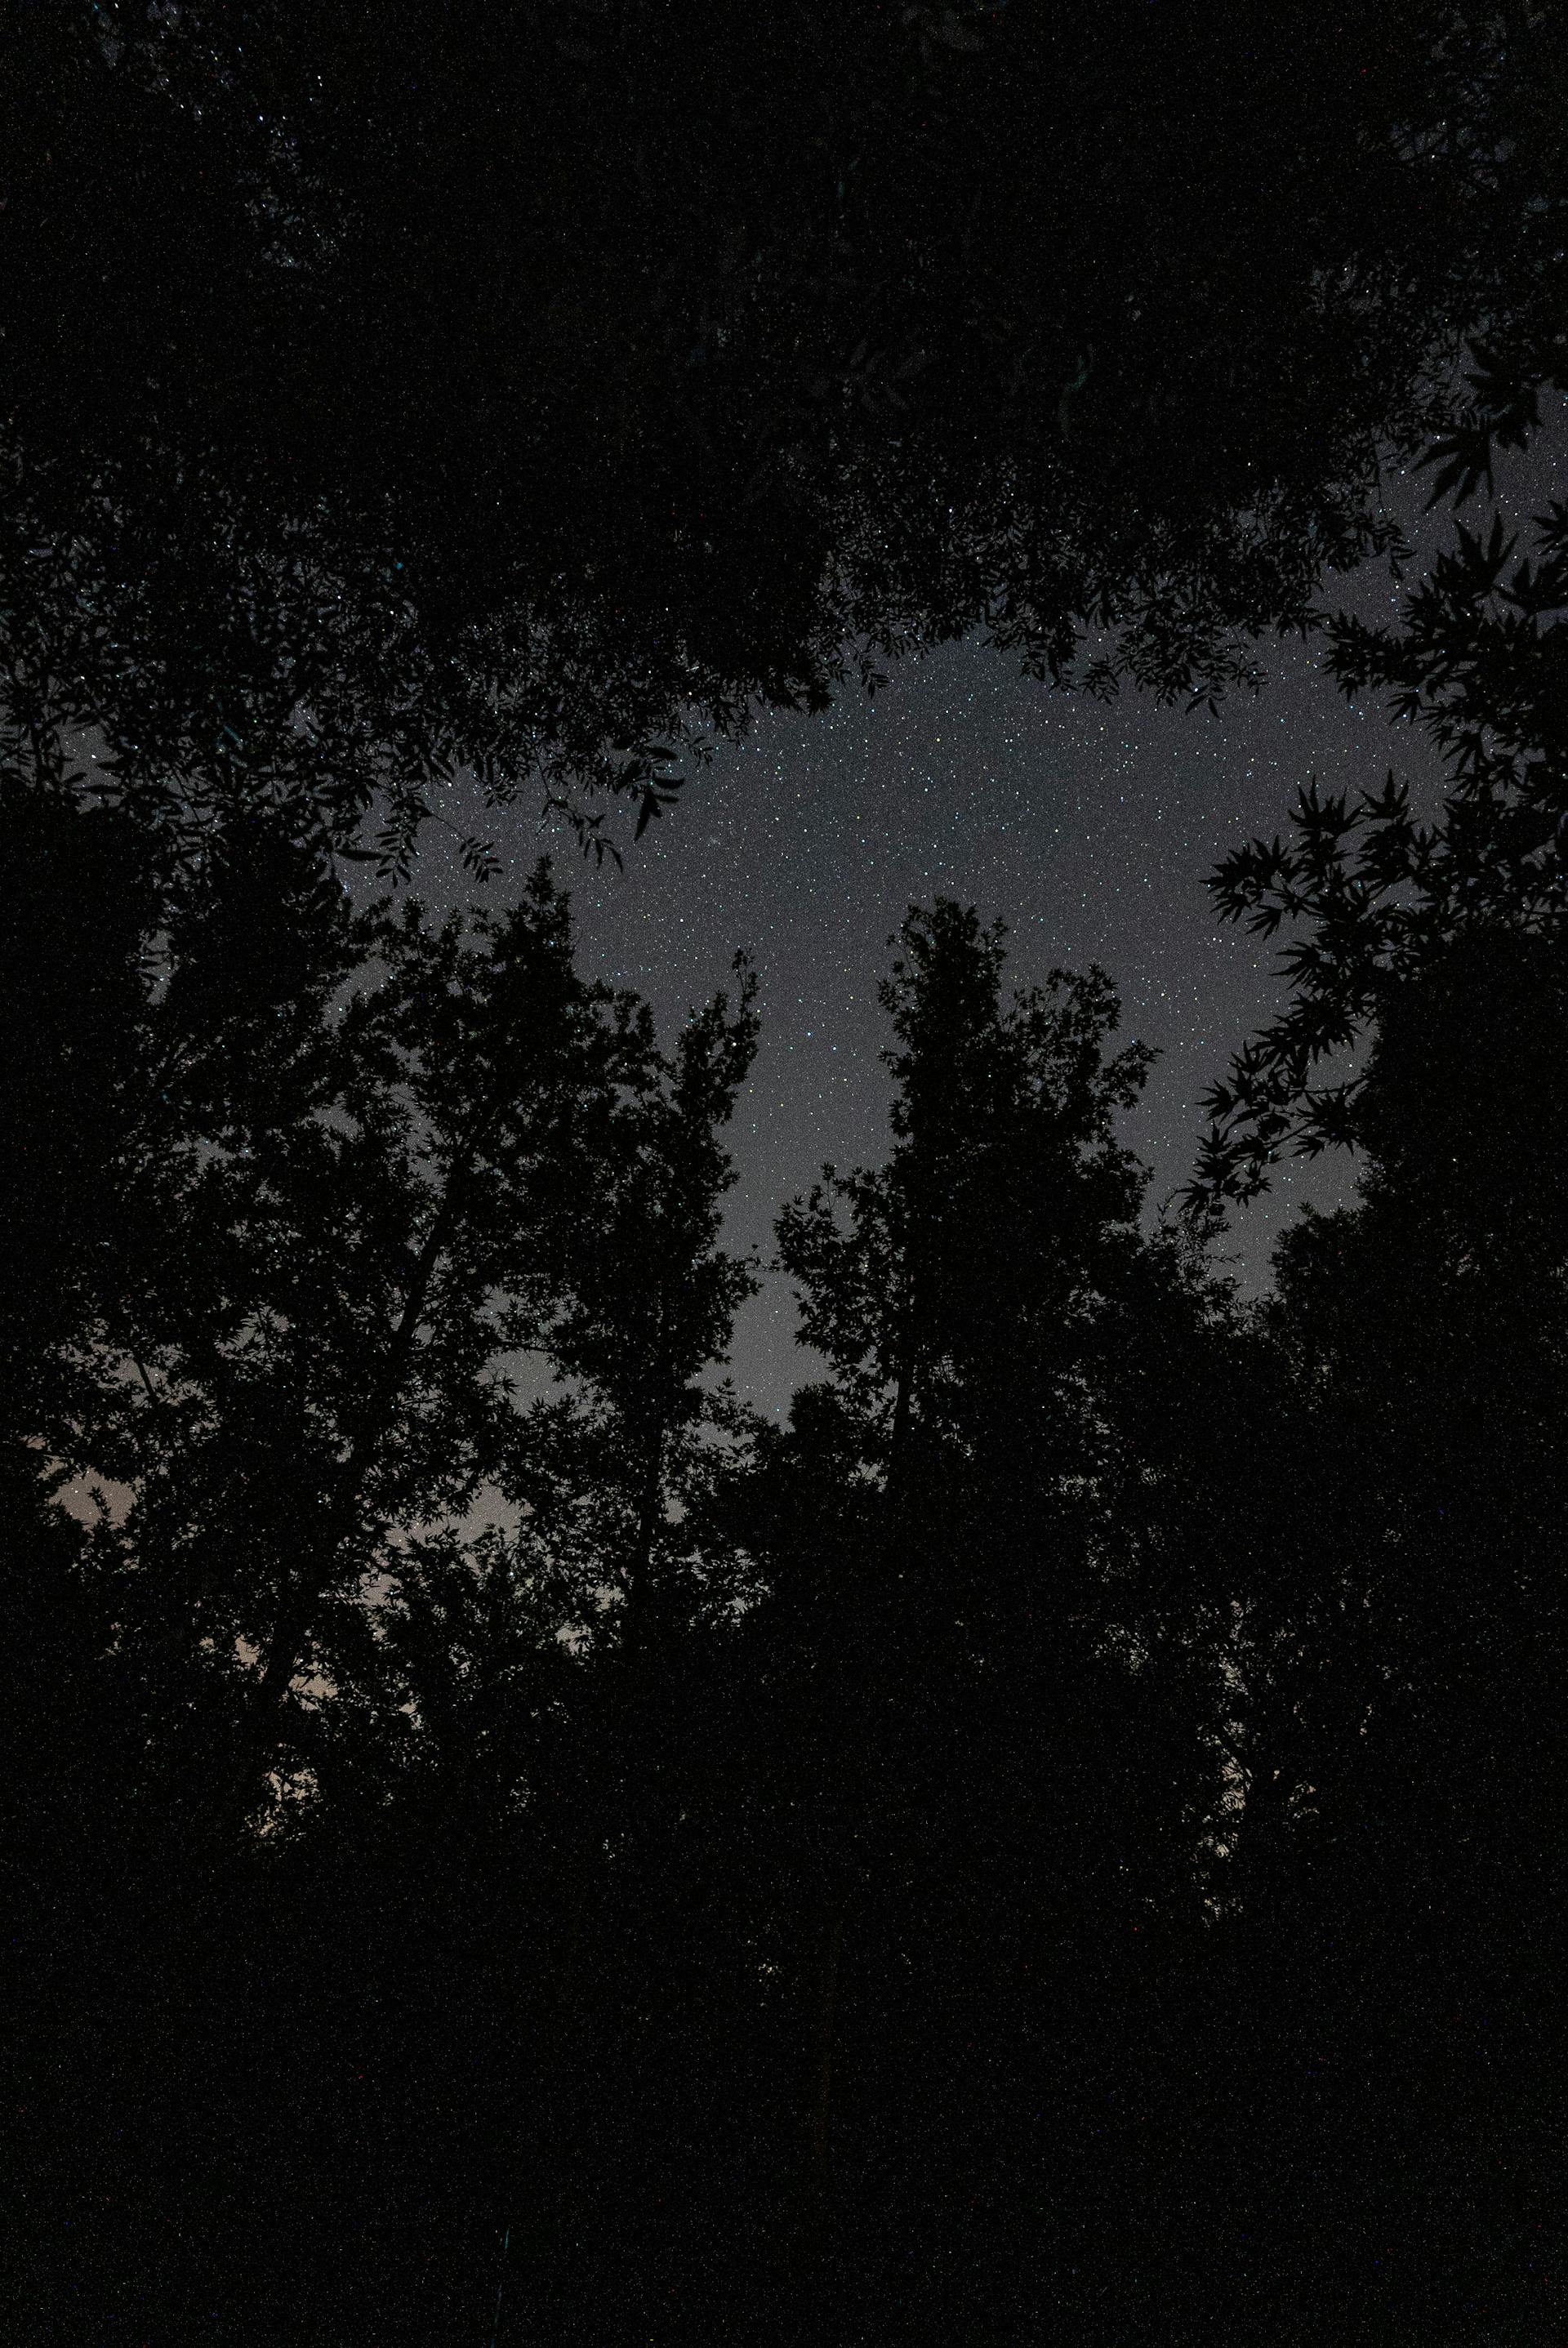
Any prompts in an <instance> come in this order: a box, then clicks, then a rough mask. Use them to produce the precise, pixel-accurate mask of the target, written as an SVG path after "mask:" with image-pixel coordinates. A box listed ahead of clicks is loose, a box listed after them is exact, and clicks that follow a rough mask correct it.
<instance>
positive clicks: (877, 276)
mask: <svg viewBox="0 0 1568 2348" xmlns="http://www.w3.org/2000/svg"><path fill="white" fill-rule="evenodd" d="M5 13H6V25H7V33H8V41H9V46H10V52H11V63H12V70H11V72H10V73H9V74H8V76H7V78H6V89H5V98H4V107H5V113H4V118H3V121H4V135H3V137H0V151H3V152H4V154H5V159H6V160H5V191H4V196H5V201H4V206H3V208H0V253H3V255H4V263H5V276H6V282H7V284H8V285H9V286H10V287H11V289H12V296H13V298H12V304H11V308H10V313H9V320H8V325H7V332H6V336H5V343H4V345H3V347H0V416H3V417H5V461H6V468H7V470H6V483H7V488H6V497H5V538H4V545H3V551H0V562H3V566H4V568H3V572H0V575H3V576H4V578H5V582H6V584H5V593H4V596H3V597H0V609H3V610H4V612H5V628H6V663H5V675H6V677H7V692H8V694H9V695H10V696H11V699H12V703H13V705H14V706H15V709H17V710H18V711H22V712H26V710H27V709H28V708H29V707H33V706H37V705H42V706H45V707H47V708H50V709H52V710H53V711H54V712H55V714H56V715H57V716H58V717H59V718H61V719H62V720H64V721H67V722H70V723H74V724H77V725H78V726H79V725H90V726H96V727H98V728H100V729H101V730H102V733H103V735H104V736H105V743H106V753H107V757H106V764H105V767H104V768H103V770H102V771H103V773H104V775H105V778H106V779H108V780H109V781H111V782H112V784H113V785H114V786H115V787H116V788H121V789H123V790H125V791H126V792H129V793H130V794H132V795H133V796H135V797H136V798H138V799H139V800H141V801H144V802H146V803H148V804H150V805H152V804H157V805H162V806H170V805H173V806H178V805H179V804H181V802H184V803H189V802H191V800H196V801H200V802H202V803H205V802H207V801H209V800H211V799H213V798H216V799H219V800H222V799H224V798H228V797H231V796H232V795H235V794H238V795H239V796H241V797H242V798H245V797H250V798H255V797H265V796H266V795H268V794H269V793H271V792H275V791H278V790H283V791H285V792H287V793H288V794H289V795H291V796H292V797H294V798H295V799H296V800H297V801H298V802H299V803H300V804H301V805H302V806H305V807H310V808H314V809H315V811H316V813H317V815H318V816H319V819H320V820H321V821H322V822H323V823H324V825H325V827H326V829H327V830H328V831H329V832H330V833H331V834H332V835H333V836H334V837H335V838H337V839H339V840H340V841H342V842H344V843H347V842H349V841H350V840H351V839H354V838H355V837H356V836H357V835H361V834H363V833H364V832H365V831H366V826H367V827H368V845H367V846H366V851H365V852H369V853H375V854H378V855H380V856H381V857H382V858H383V859H384V860H386V862H387V867H388V869H389V870H400V869H402V868H403V867H404V865H405V863H406V860H407V855H408V853H409V850H410V844H411V841H412V839H413V837H414V836H415V834H416V833H417V831H418V827H419V825H420V823H421V822H422V821H423V820H425V819H427V817H428V815H429V814H430V813H432V812H433V813H435V814H436V815H438V816H439V815H440V813H441V808H440V798H441V792H442V788H443V786H444V782H445V780H446V779H447V778H449V776H450V775H451V774H452V773H453V772H454V771H455V770H456V769H457V768H459V767H464V766H468V767H472V768H473V769H474V770H475V772H476V773H477V774H478V775H479V777H480V780H481V782H482V784H483V786H484V788H485V789H486V790H487V791H488V792H489V793H490V794H491V795H492V796H493V797H496V798H503V799H504V798H510V797H511V796H513V795H514V794H515V793H516V792H518V791H519V790H525V789H531V788H539V789H541V790H542V792H545V793H548V794H552V795H555V796H562V795H564V796H565V797H566V798H568V799H569V800H571V802H572V803H573V806H574V807H575V808H576V812H577V815H578V818H579V820H580V822H581V823H582V824H583V827H584V832H583V837H584V839H585V842H586V843H587V844H589V845H591V846H593V845H595V844H597V846H598V847H599V848H600V849H601V850H603V848H604V846H605V844H606V843H607V841H608V839H609V835H608V834H607V833H605V832H604V831H603V829H602V825H603V810H600V812H599V814H597V815H594V814H593V813H591V812H589V810H588V801H589V797H590V796H591V795H592V793H593V790H594V789H596V788H598V789H609V790H611V791H619V792H621V793H624V794H626V795H629V796H630V798H631V799H632V801H633V802H634V804H635V806H636V807H637V809H638V829H642V828H643V827H644V826H645V824H646V823H647V821H649V820H650V819H653V818H654V817H655V816H656V815H657V813H658V810H659V808H660V807H661V806H662V805H665V804H667V802H668V799H669V798H670V796H671V794H672V793H673V791H674V790H675V788H676V787H677V786H678V781H679V778H680V776H681V774H682V773H683V772H685V771H686V770H687V767H688V766H689V763H690V761H691V760H692V759H695V758H699V757H701V756H703V755H704V753H705V751H706V750H707V747H709V745H710V741H711V729H713V728H717V729H718V731H719V732H721V733H731V732H734V731H736V730H738V729H739V728H740V727H741V726H744V724H745V723H746V720H747V716H748V713H749V712H750V711H751V710H752V709H753V708H755V707H756V706H758V705H769V706H776V707H806V708H817V707H820V706H822V705H824V703H825V702H826V700H827V699H828V698H829V697H830V695H831V694H832V693H833V692H834V691H836V690H837V689H838V688H839V687H840V685H841V684H842V683H843V682H844V681H845V680H846V679H847V678H848V677H850V676H851V675H854V674H856V673H857V671H858V673H859V674H860V675H861V676H863V677H864V678H865V679H866V680H867V681H868V682H869V681H871V680H872V679H873V678H874V677H875V676H876V675H878V674H879V673H880V672H881V671H882V669H883V668H884V667H885V664H886V663H887V662H888V661H890V660H892V659H894V658H896V657H898V656H899V655H900V654H903V653H904V652H907V651H910V650H918V649H919V648H920V647H922V646H923V645H927V644H933V643H938V642H941V641H944V640H946V639H950V638H953V637H955V636H957V635H960V634H962V633H965V632H967V631H970V630H973V629H976V628H980V629H984V630H985V631H987V632H988V633H989V634H990V635H991V636H992V638H993V639H994V640H995V642H996V643H997V644H1000V645H1002V646H1003V647H1005V648H1006V649H1008V650H1010V651H1013V652H1015V653H1016V654H1018V655H1019V656H1020V658H1021V659H1022V660H1023V661H1024V663H1025V664H1026V666H1027V667H1028V668H1029V669H1031V670H1032V671H1034V672H1036V673H1037V674H1039V675H1042V676H1048V677H1050V678H1052V679H1057V680H1061V679H1067V678H1069V677H1071V676H1074V675H1077V676H1081V677H1082V678H1083V679H1084V680H1085V681H1086V682H1087V683H1088V684H1089V685H1091V687H1094V688H1096V689H1102V690H1104V689H1109V688H1110V687H1111V686H1112V685H1113V684H1114V682H1115V680H1116V679H1117V678H1118V677H1119V676H1122V675H1128V676H1131V677H1135V678H1137V679H1138V680H1140V682H1142V683H1145V684H1147V685H1150V686H1152V687H1153V688H1154V689H1155V690H1156V691H1158V692H1160V693H1161V694H1164V695H1187V696H1193V697H1195V698H1197V699H1199V700H1202V699H1205V698H1207V697H1208V696H1210V695H1212V694H1213V693H1216V692H1218V691H1220V690H1222V689H1223V688H1224V687H1225V686H1226V685H1228V684H1230V683H1233V682H1234V681H1235V680H1237V679H1238V678H1240V677H1242V676H1243V675H1245V674H1246V673H1247V669H1248V662H1249V657H1250V655H1249V654H1248V651H1247V645H1248V643H1249V641H1250V640H1251V639H1253V638H1254V637H1255V636H1256V635H1257V634H1259V633H1263V632H1266V631H1269V630H1273V629H1276V628H1299V627H1302V626H1304V625H1305V624H1306V623H1307V621H1308V618H1309V616H1310V613H1311V611H1312V607H1313V602H1314V598H1315V592H1316V590H1317V587H1318V584H1319V582H1320V580H1321V579H1322V577H1323V576H1324V575H1325V573H1326V572H1331V571H1333V570H1336V569H1339V568H1343V567H1345V566H1346V564H1348V563H1351V562H1354V561H1357V560H1359V559H1360V558H1361V557H1363V556H1364V555H1366V554H1367V552H1369V551H1374V550H1377V549H1378V548H1382V547H1386V546H1387V545H1388V544H1389V543H1391V542H1392V540H1393V538H1394V535H1395V533H1394V531H1393V526H1392V524H1391V523H1390V521H1389V520H1388V519H1387V514H1386V512H1385V511H1384V510H1383V508H1382V505H1381V501H1380V498H1379V493H1378V478H1379V475H1378V467H1379V463H1380V461H1381V458H1382V456H1383V455H1384V454H1386V453H1387V452H1389V451H1392V452H1393V453H1395V454H1396V455H1399V456H1404V457H1407V458H1414V457H1418V456H1419V455H1420V454H1421V452H1422V450H1423V449H1426V448H1429V447H1435V448H1436V451H1437V472H1436V476H1435V486H1436V489H1438V491H1439V492H1440V493H1444V494H1446V493H1448V492H1449V490H1450V489H1461V490H1462V489H1467V488H1469V487H1470V486H1471V485H1472V484H1473V483H1474V482H1475V481H1477V480H1479V479H1482V478H1484V477H1485V475H1486V472H1487V469H1488V468H1489V466H1490V463H1491V449H1492V448H1493V446H1494V445H1499V444H1501V445H1503V446H1508V445H1514V444H1516V443H1517V442H1518V441H1519V440H1520V439H1521V438H1522V436H1523V435H1524V434H1525V433H1526V432H1527V431H1528V429H1529V428H1530V427H1531V424H1532V419H1533V418H1534V417H1535V415H1536V413H1537V411H1538V405H1539V396H1540V394H1541V392H1542V389H1543V388H1544V387H1547V386H1551V385H1553V384H1556V383H1559V382H1560V381H1561V379H1562V352H1563V345H1562V335H1561V310H1562V283H1563V263H1562V247H1563V205H1564V201H1565V191H1564V186H1563V160H1562V148H1561V140H1560V138H1559V137H1558V136H1557V126H1556V119H1555V114H1554V111H1553V100H1552V97H1551V93H1553V92H1554V91H1555V89H1556V88H1559V87H1560V86H1561V76H1562V69H1563V53H1562V44H1563V27H1562V23H1561V19H1560V17H1559V15H1558V14H1557V12H1555V11H1553V10H1550V9H1547V8H1543V7H1540V6H1537V5H1526V4H1525V0H1506V5H1500V6H1496V7H1493V8H1491V9H1489V10H1488V11H1486V12H1484V14H1478V13H1476V12H1474V11H1472V10H1470V9H1468V8H1465V7H1463V6H1459V5H1452V0H1377V4H1376V5H1371V0H1357V5H1352V6H1350V7H1348V8H1347V9H1346V8H1342V9H1341V10H1340V11H1339V13H1338V15H1337V16H1336V18H1335V20H1334V22H1333V24H1332V25H1330V24H1329V23H1328V22H1327V20H1324V21H1323V22H1322V23H1321V24H1319V23H1317V22H1315V21H1313V20H1310V19H1309V18H1307V17H1305V16H1288V17H1287V16H1282V15H1281V13H1280V12H1279V11H1278V10H1277V9H1275V8H1272V7H1269V6H1267V5H1248V6H1245V7H1243V8H1240V9H1238V8H1237V7H1235V6H1226V7H1223V8H1219V7H1206V8H1192V7H1188V8H1185V9H1183V10H1181V11H1176V12H1171V11H1162V10H1150V8H1148V7H1147V6H1145V5H1133V0H1105V5H1100V6H1099V7H1098V8H1097V9H1094V10H1091V11H1078V12H1076V13H1071V14H1064V13H1062V12H1060V11H1052V10H1047V9H1041V8H1037V7H1033V6H1029V5H1023V0H1013V5H1006V6H1003V5H997V6H982V5H970V0H963V5H954V6H952V7H948V8H944V9H940V10H939V9H937V8H936V7H935V6H927V5H910V6H907V7H904V8H902V9H896V10H889V9H887V8H885V7H883V6H882V5H872V0H854V5H841V0H839V5H832V6H831V7H828V6H823V5H820V0H791V5H788V6H786V7H781V8H780V7H775V8H771V9H769V10H765V11H753V12H749V13H746V14H743V15H737V14H736V13H735V12H734V11H732V10H727V9H720V8H713V7H707V6H701V5H689V6H687V7H686V8H685V9H683V10H682V12H681V14H680V17H679V20H678V22H676V21H675V20H674V19H672V17H671V15H670V12H669V11H668V10H667V9H666V8H665V7H663V6H662V5H657V6H655V5H648V0H603V5H600V0H562V5H559V6H551V7H545V6H530V7H528V8H525V9H521V10H519V9H517V8H514V7H507V8H501V7H497V6H495V5H490V0H462V5H459V6H456V7H453V6H448V7H445V8H442V9H439V10H436V11H431V10H429V9H428V8H426V7H424V6H421V5H410V0H399V5H388V6H384V7H381V8H378V9H376V10H367V9H366V8H364V7H362V6H361V5H358V0H322V5H317V6H315V7H314V8H313V9H312V10H311V11H310V12H309V14H308V16H305V15H300V14H299V12H297V11H295V10H292V9H289V8H287V7H284V6H281V5H278V0H243V5H236V0H223V5H221V6H219V5H211V0H181V5H179V6H177V7H160V8H156V9H143V8H141V7H140V6H133V5H129V0H116V5H101V0H92V4H91V5H89V0H61V5H57V6H51V7H38V6H34V5H28V0H9V5H8V6H7V9H6V12H5ZM1199 122H1201V123H1202V137H1201V138H1200V139H1195V138H1194V136H1193V125H1194V123H1199ZM1042 255H1048V262H1047V263H1045V264H1044V265H1043V264H1042V260H1041V256H1042ZM1467 339H1469V340H1471V341H1473V342H1475V343H1476V345H1477V346H1478V347H1477V355H1475V357H1474V365H1473V368H1472V376H1471V380H1470V382H1469V383H1468V384H1465V383H1461V382H1460V381H1459V379H1458V376H1457V374H1456V366H1457V362H1458V361H1459V360H1460V356H1461V355H1462V352H1463V349H1464V346H1465V344H1466V342H1467ZM106 354H112V360H111V363H108V364H106V360H105V355H106ZM846 645H848V646H851V647H853V649H852V650H851V651H846V649H845V647H846ZM465 852H466V853H467V854H468V855H469V859H470V860H471V862H472V864H473V866H474V869H476V870H481V869H483V868H484V866H485V864H486V860H487V850H486V844H485V843H484V842H483V841H482V840H480V839H472V840H470V841H469V842H468V843H467V846H466V850H465Z"/></svg>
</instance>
